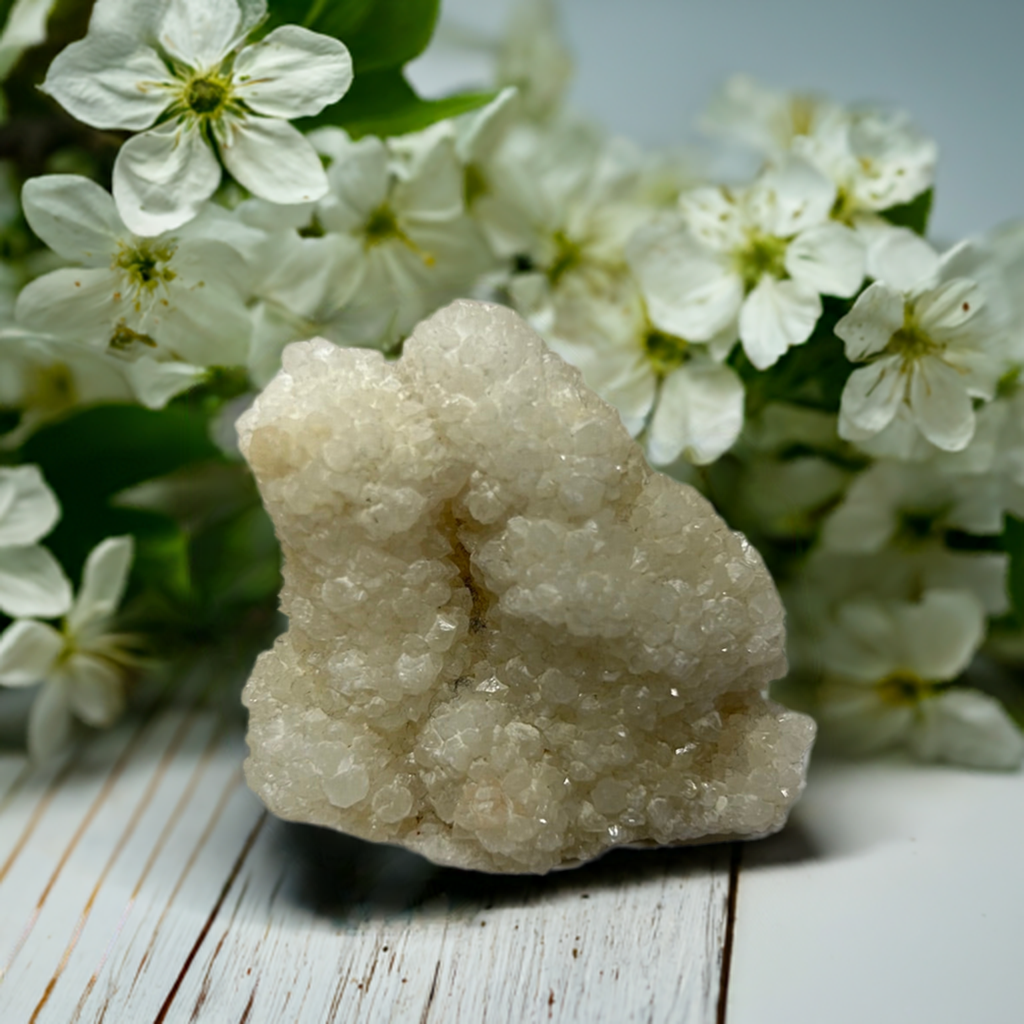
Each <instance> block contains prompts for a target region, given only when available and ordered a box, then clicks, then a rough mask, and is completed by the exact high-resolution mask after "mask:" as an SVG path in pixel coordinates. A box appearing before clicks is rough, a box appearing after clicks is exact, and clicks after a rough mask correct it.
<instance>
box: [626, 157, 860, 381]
mask: <svg viewBox="0 0 1024 1024" xmlns="http://www.w3.org/2000/svg"><path fill="white" fill-rule="evenodd" d="M835 199H836V189H835V186H834V185H833V184H832V183H831V182H829V181H828V180H827V179H825V178H824V177H823V176H822V175H821V174H820V173H819V172H817V171H816V170H814V168H812V167H811V166H810V165H809V164H807V163H806V162H805V161H802V160H797V159H791V160H789V161H788V162H787V163H786V164H785V165H784V166H782V167H780V168H777V169H772V170H769V171H767V172H766V173H765V174H764V175H762V176H761V178H759V179H758V180H757V181H756V182H755V183H754V184H753V185H751V186H750V187H749V188H747V189H744V190H742V191H739V192H733V191H731V190H728V189H725V188H701V189H695V190H694V191H692V192H689V193H686V194H685V195H683V196H682V198H681V199H680V209H681V213H682V223H681V224H678V223H675V222H673V221H670V220H667V219H666V220H662V221H659V222H658V223H656V224H653V225H651V226H650V227H647V228H644V229H641V230H640V231H639V232H637V234H636V236H635V237H634V238H633V240H632V241H631V242H630V245H629V249H628V256H629V261H630V266H632V268H633V271H634V273H635V274H636V277H637V280H638V281H639V283H640V288H641V290H642V291H643V293H644V298H645V299H646V300H647V305H648V308H649V310H650V314H651V319H652V321H653V322H654V323H655V324H656V325H657V326H658V327H659V328H660V329H662V330H664V331H668V332H669V333H671V334H677V335H680V336H682V337H686V338H690V339H693V340H695V341H704V340H707V339H709V338H712V337H714V336H716V335H718V334H720V333H722V332H723V331H727V330H729V329H730V328H733V329H738V334H739V338H740V340H741V341H742V343H743V348H744V351H745V352H746V354H747V357H748V358H749V359H750V361H751V363H753V364H754V366H756V367H757V368H758V369H761V370H763V369H767V368H768V367H769V366H772V365H773V364H774V363H775V362H776V361H777V360H778V359H779V357H780V356H782V355H783V354H784V353H785V352H786V351H787V350H788V349H789V348H791V347H792V346H794V345H800V344H802V343H803V342H805V341H806V340H807V339H808V338H809V337H810V336H811V333H812V332H813V330H814V326H815V324H816V323H817V322H818V318H819V317H820V316H821V313H822V305H821V299H820V297H819V296H820V295H821V294H825V295H838V296H842V297H849V296H851V295H853V294H854V293H855V292H856V291H857V289H858V288H859V287H860V284H861V281H862V280H863V277H864V253H863V247H862V245H861V243H860V241H859V240H858V238H857V236H856V235H855V234H854V233H853V232H852V231H851V230H850V229H849V228H847V227H845V226H844V225H841V224H838V223H836V222H834V221H831V220H830V219H829V215H830V211H831V210H832V207H833V205H834V203H835Z"/></svg>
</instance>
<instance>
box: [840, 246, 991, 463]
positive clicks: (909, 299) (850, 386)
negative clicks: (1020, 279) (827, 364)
mask: <svg viewBox="0 0 1024 1024" xmlns="http://www.w3.org/2000/svg"><path fill="white" fill-rule="evenodd" d="M966 256H967V250H965V248H964V247H962V246H961V247H957V248H954V249H953V250H951V251H950V252H948V253H947V254H946V255H945V256H944V257H942V258H941V259H940V258H939V257H938V255H937V254H936V253H935V252H934V251H933V250H932V249H931V248H930V247H929V246H928V244H927V243H926V242H924V241H923V240H921V239H920V238H918V237H917V236H916V235H914V234H913V233H912V232H909V231H905V230H901V231H894V232H892V233H891V234H889V235H888V236H887V237H886V239H885V240H884V241H883V242H882V243H881V244H880V245H879V246H877V247H876V248H875V249H873V250H872V252H871V259H870V264H869V273H871V275H872V276H873V277H875V278H877V280H876V281H875V282H874V283H873V284H871V285H870V286H869V287H868V288H867V289H865V291H864V293H863V294H862V295H860V296H859V297H858V299H857V301H856V303H855V304H854V307H853V309H852V310H851V311H850V312H849V313H848V314H847V315H846V316H845V317H843V319H842V320H840V321H839V323H838V324H837V325H836V334H837V335H838V336H839V337H840V338H841V339H842V340H843V341H844V342H845V344H846V356H847V358H848V359H850V360H851V361H852V362H868V365H867V366H865V367H863V368H862V369H859V370H855V371H854V372H853V373H852V374H851V375H850V377H849V379H848V380H847V382H846V386H845V388H844V389H843V394H842V401H841V407H840V412H839V433H840V435H841V436H842V437H844V438H846V439H847V440H850V441H865V440H867V439H868V438H870V437H873V436H874V435H875V434H877V433H879V431H881V430H884V429H885V428H886V427H888V426H889V424H890V423H892V421H893V419H894V418H895V416H896V414H897V412H898V410H899V409H900V408H901V406H906V408H907V410H908V412H909V414H910V417H911V419H912V420H913V423H914V425H915V426H916V427H917V429H918V430H920V432H921V433H922V434H923V435H924V436H925V438H926V439H927V440H928V441H930V442H931V443H932V444H933V445H935V446H936V447H937V448H942V449H945V450H946V451H959V450H961V449H963V448H965V447H966V446H967V445H968V443H969V442H970V440H971V437H972V436H973V435H974V429H975V414H974V406H973V402H972V399H974V398H981V399H984V400H986V401H988V400H991V399H992V397H993V395H994V393H995V386H996V383H997V382H998V380H999V378H1000V376H1001V375H1002V373H1003V372H1004V370H1005V369H1006V362H1005V356H1004V353H1003V344H1004V342H1003V338H1002V331H1001V328H1000V325H999V324H998V323H997V322H996V318H995V317H994V316H993V315H992V310H990V309H988V308H987V306H988V303H987V296H986V294H985V292H984V291H983V289H982V287H981V286H980V285H979V284H978V283H977V281H975V280H972V279H971V278H968V277H964V276H962V275H961V274H960V273H959V270H960V267H959V264H961V263H962V262H965V261H966Z"/></svg>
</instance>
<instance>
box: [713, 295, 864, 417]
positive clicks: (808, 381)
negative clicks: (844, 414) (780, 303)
mask: <svg viewBox="0 0 1024 1024" xmlns="http://www.w3.org/2000/svg"><path fill="white" fill-rule="evenodd" d="M823 306H824V311H823V313H822V316H821V319H820V320H819V321H818V323H817V325H816V326H815V328H814V333H813V334H812V335H811V337H810V338H809V339H808V340H807V341H805V342H804V343H803V344H802V345H796V346H795V347H793V348H791V349H790V350H789V351H788V352H786V353H785V355H783V356H782V358H781V359H780V360H779V361H778V362H777V363H776V364H775V365H774V366H771V367H769V368H768V369H767V370H758V369H757V368H756V367H755V366H753V365H752V364H751V362H750V360H749V359H747V357H746V354H745V353H744V351H743V349H742V348H741V347H740V346H737V347H736V349H735V350H734V352H733V354H732V356H731V357H730V359H729V362H730V363H731V364H732V365H733V368H734V369H735V370H736V372H737V373H739V375H740V377H741V379H742V380H743V382H744V384H745V385H746V388H747V411H748V414H750V415H754V414H756V413H757V412H758V411H759V410H760V409H762V408H763V407H764V406H765V405H767V404H768V403H769V402H790V403H792V404H793V405H805V406H809V407H810V408H813V409H822V410H824V411H826V412H838V410H839V399H840V396H841V395H842V393H843V388H844V387H845V386H846V381H847V379H848V378H849V376H850V373H851V371H852V370H853V366H852V365H851V364H850V362H849V360H848V359H847V358H846V354H845V352H844V350H843V343H842V342H841V341H840V340H839V338H837V337H836V335H835V326H836V324H837V323H838V322H839V321H840V319H841V318H842V317H843V316H845V315H846V313H848V312H849V310H850V308H851V306H852V302H851V301H850V300H847V299H835V298H832V297H830V296H826V297H825V298H824V300H823Z"/></svg>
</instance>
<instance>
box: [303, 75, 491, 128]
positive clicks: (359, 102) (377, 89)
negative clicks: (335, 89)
mask: <svg viewBox="0 0 1024 1024" xmlns="http://www.w3.org/2000/svg"><path fill="white" fill-rule="evenodd" d="M493 98H494V93H490V92H486V93H459V94H457V95H455V96H447V97H445V98H444V99H438V100H425V99H422V98H421V97H420V96H417V95H416V92H415V90H414V89H413V88H412V86H411V85H409V83H408V82H407V81H406V79H405V76H404V75H403V74H402V72H401V71H399V70H397V69H392V70H389V71H378V72H375V73H373V74H369V75H356V78H355V81H354V82H353V83H352V88H351V89H350V90H349V91H348V94H347V95H346V96H345V97H344V98H343V99H342V100H341V102H340V103H335V104H334V106H332V107H328V108H327V109H326V110H325V111H324V112H323V113H322V114H319V115H318V116H317V117H315V118H308V119H306V120H305V121H301V122H299V127H300V128H303V129H304V130H308V129H310V128H314V127H320V126H321V125H336V126H338V127H340V128H344V129H345V130H346V131H347V132H349V134H350V135H352V137H353V138H359V137H360V136H362V135H380V136H382V137H384V136H389V135H404V134H405V133H406V132H414V131H419V130H421V129H423V128H427V127H429V126H430V125H432V124H434V122H435V121H441V120H443V119H444V118H447V117H457V116H458V115H459V114H464V113H466V112H467V111H470V110H476V109H477V108H478V107H482V106H484V104H486V103H489V102H490V101H491V100H492V99H493Z"/></svg>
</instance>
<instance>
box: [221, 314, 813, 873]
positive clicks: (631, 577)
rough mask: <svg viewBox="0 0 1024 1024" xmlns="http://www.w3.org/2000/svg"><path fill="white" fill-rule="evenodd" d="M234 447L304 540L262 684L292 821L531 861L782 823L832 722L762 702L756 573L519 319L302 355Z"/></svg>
mask: <svg viewBox="0 0 1024 1024" xmlns="http://www.w3.org/2000/svg"><path fill="white" fill-rule="evenodd" d="M239 434H240V437H241V443H242V451H243V452H244V453H245V455H246V457H247V458H248V460H249V462H250V463H251V465H252V468H253V470H254V472H255V474H256V478H257V480H258V482H259V486H260V489H261V491H262V494H263V499H264V502H265V504H266V507H267V509H268V510H269V512H270V514H271V516H272V517H273V519H274V522H275V524H276V528H277V532H278V536H279V537H280V540H281V544H282V548H283V551H284V589H283V591H282V595H281V603H282V608H283V610H284V612H285V613H286V614H287V616H288V621H289V628H288V632H287V633H286V634H285V635H283V636H282V637H280V638H279V639H278V641H277V643H276V645H275V646H274V648H273V650H271V651H269V652H267V653H265V654H263V655H262V656H261V657H260V659H259V661H258V663H257V665H256V667H255V670H254V672H253V675H252V678H251V679H250V681H249V683H248V685H247V687H246V689H245V697H244V699H245V703H246V704H247V705H248V707H249V711H250V722H249V736H248V742H249V747H250V751H251V753H250V757H249V759H248V761H247V762H246V774H247V778H248V781H249V784H250V786H251V787H252V788H253V789H254V790H255V791H256V793H257V794H259V796H260V797H261V798H262V799H263V800H264V802H265V803H266V804H267V806H268V807H269V808H270V809H271V810H272V811H274V812H275V813H276V814H278V815H280V816H281V817H284V818H288V819H293V820H297V821H304V822H312V823H316V824H320V825H327V826H331V827H333V828H336V829H340V830H343V831H345V832H348V833H351V834H353V835H357V836H361V837H363V838H365V839H370V840H377V841H383V842H389V843H397V844H401V845H402V846H405V847H408V848H409V849H412V850H416V851H418V852H419V853H421V854H424V855H425V856H427V857H429V858H431V859H432V860H434V861H437V862H439V863H442V864H449V865H456V866H459V867H465V868H476V869H480V870H485V871H509V872H545V871H549V870H551V869H553V868H557V867H562V866H567V865H571V864H577V863H581V862H583V861H586V860H588V859H590V858H592V857H595V856H597V855H599V854H600V853H602V852H603V851H605V850H607V849H608V848H609V847H613V846H620V845H626V844H674V843H690V842H698V841H709V840H711V839H717V838H726V837H754V836H761V835H765V834H767V833H769V832H772V831H774V830H776V829H778V828H779V827H781V825H782V824H783V822H784V820H785V817H786V814H787V812H788V810H789V808H790V806H791V805H792V804H793V802H794V801H795V800H796V798H797V796H798V795H799V793H800V790H801V788H802V786H803V781H804V767H805V762H806V758H807V753H808V750H809V747H810V744H811V742H812V739H813V732H814V727H813V723H812V722H811V721H810V719H808V718H806V717H804V716H802V715H799V714H795V713H793V712H790V711H787V710H785V709H783V708H781V707H780V706H778V705H777V704H774V703H772V702H771V701H770V700H768V699H766V697H765V691H766V687H767V685H768V683H769V681H770V680H772V679H774V678H776V677H778V676H780V675H781V674H782V673H783V672H784V670H785V659H784V654H783V612H782V607H781V605H780V602H779V598H778V595H777V593H776V591H775V588H774V586H773V584H772V581H771V579H770V578H769V575H768V573H767V571H766V570H765V568H764V566H763V564H762V562H761V559H760V557H759V556H758V554H757V553H756V552H755V551H754V550H753V549H752V548H751V547H750V546H749V544H747V542H746V541H745V540H744V539H743V538H742V537H741V536H739V535H738V534H735V533H732V532H731V531H730V530H729V529H728V528H727V527H726V526H725V524H724V523H723V522H722V521H721V520H720V519H719V518H718V516H717V515H716V514H715V513H714V511H713V510H712V508H711V506H710V505H709V504H708V502H707V501H705V500H704V498H702V497H701V496H700V495H699V494H698V493H697V492H696V491H695V490H693V489H692V488H690V487H687V486H684V485H682V484H679V483H676V482H674V481H672V480H670V479H668V478H667V477H665V476H663V475H660V474H658V473H655V472H654V471H652V470H651V469H650V468H648V466H647V465H646V463H645V462H644V458H643V455H642V453H641V450H640V448H639V447H638V446H637V444H636V443H635V442H634V441H633V440H632V439H631V438H630V437H629V435H628V434H627V432H626V431H625V429H624V428H623V427H622V425H621V422H620V420H619V418H618V415H617V413H616V412H615V410H614V409H612V408H611V407H610V406H609V405H607V404H606V403H605V402H603V401H602V400H601V399H600V398H598V397H597V396H596V395H595V394H594V393H593V392H591V391H590V390H589V389H588V388H587V387H586V386H585V385H584V384H583V382H582V379H581V377H580V375H579V373H578V372H577V371H576V370H575V369H573V368H571V367H570V366H568V365H567V364H566V363H564V362H562V360H561V359H559V358H558V357H557V356H555V355H554V354H552V353H551V352H549V351H548V350H547V349H546V348H545V346H544V344H543V342H542V341H541V340H540V339H539V338H538V337H537V336H536V335H535V334H534V333H533V331H532V330H531V329H530V328H529V327H528V326H527V325H526V324H525V323H524V322H523V321H522V320H521V319H519V317H518V316H516V314H514V313H512V312H511V311H509V310H507V309H504V308H502V307H499V306H493V305H488V304H484V303H476V302H468V301H463V302H457V303H455V304H454V305H452V306H449V307H448V308H447V309H444V310H442V311H441V312H439V313H437V314H436V315H434V316H433V317H432V318H431V319H430V320H428V321H426V322H424V323H422V324H420V326H419V327H418V328H417V329H416V331H415V333H414V334H413V335H412V337H411V338H410V339H409V340H408V341H407V343H406V345H405V350H404V353H403V355H402V357H401V358H400V359H399V360H397V361H393V362H388V361H386V360H385V359H384V358H383V357H382V356H381V355H380V354H379V353H377V352H372V351H366V350H359V349H342V348H338V347H335V346H334V345H332V344H330V343H328V342H326V341H310V342H303V343H300V344H296V345H292V346H290V347H289V348H288V349H287V350H286V351H285V355H284V368H283V370H282V371H281V372H280V373H279V374H278V376H277V377H276V378H275V379H274V380H273V381H272V382H271V384H270V385H269V386H268V387H267V389H266V390H265V391H264V393H263V394H262V395H261V396H260V397H259V399H258V400H257V401H256V403H255V405H254V407H253V408H252V409H251V410H250V411H249V412H247V413H246V414H245V416H244V417H243V418H242V420H241V421H240V423H239Z"/></svg>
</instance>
